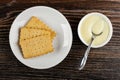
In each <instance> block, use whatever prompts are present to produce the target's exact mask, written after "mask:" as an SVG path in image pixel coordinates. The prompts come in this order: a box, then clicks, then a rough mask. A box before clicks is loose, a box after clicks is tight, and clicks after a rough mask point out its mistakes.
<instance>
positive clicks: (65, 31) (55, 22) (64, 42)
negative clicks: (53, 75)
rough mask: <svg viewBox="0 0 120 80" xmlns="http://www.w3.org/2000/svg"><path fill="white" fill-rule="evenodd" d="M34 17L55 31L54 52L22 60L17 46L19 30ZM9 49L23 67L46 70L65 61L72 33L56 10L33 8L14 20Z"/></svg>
mask: <svg viewBox="0 0 120 80" xmlns="http://www.w3.org/2000/svg"><path fill="white" fill-rule="evenodd" d="M31 16H36V17H38V18H40V19H41V20H42V21H44V22H45V23H46V24H47V25H49V26H50V27H51V28H52V29H53V30H55V32H56V34H57V36H56V37H55V39H54V42H53V46H54V49H55V50H54V52H52V53H49V54H46V55H43V56H38V57H34V58H30V59H24V58H23V56H22V52H21V49H20V47H19V45H18V39H19V30H20V27H22V26H24V25H25V23H26V22H27V21H28V20H29V19H30V18H31ZM9 42H10V46H11V49H12V51H13V53H14V55H15V56H16V58H17V59H18V60H19V61H20V62H21V63H23V64H24V65H26V66H28V67H31V68H35V69H47V68H50V67H53V66H56V65H57V64H59V63H60V62H61V61H63V60H64V59H65V57H66V56H67V55H68V53H69V51H70V48H71V45H72V31H71V27H70V24H69V23H68V21H67V19H66V18H65V17H64V16H63V15H62V14H61V13H60V12H59V11H57V10H55V9H53V8H50V7H46V6H35V7H31V8H29V9H26V10H25V11H23V12H22V13H20V14H19V15H18V16H17V18H16V19H15V20H14V22H13V24H12V26H11V29H10V34H9Z"/></svg>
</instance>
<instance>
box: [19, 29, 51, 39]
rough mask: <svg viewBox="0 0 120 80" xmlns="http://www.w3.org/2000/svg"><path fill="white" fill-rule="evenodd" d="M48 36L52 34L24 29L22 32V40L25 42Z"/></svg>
mask: <svg viewBox="0 0 120 80" xmlns="http://www.w3.org/2000/svg"><path fill="white" fill-rule="evenodd" d="M48 34H50V32H49V31H46V30H40V29H31V28H26V27H22V28H21V30H20V40H25V39H29V38H34V37H37V36H41V35H48Z"/></svg>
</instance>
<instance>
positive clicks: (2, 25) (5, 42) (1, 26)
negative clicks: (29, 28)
mask: <svg viewBox="0 0 120 80" xmlns="http://www.w3.org/2000/svg"><path fill="white" fill-rule="evenodd" d="M32 6H50V7H53V8H55V9H57V10H59V11H60V12H61V13H63V15H65V17H66V18H67V19H68V21H69V22H70V24H71V28H72V32H73V45H72V48H71V50H70V53H69V55H68V56H67V58H66V59H65V60H64V61H63V62H62V63H60V64H59V65H57V66H55V67H53V68H50V69H47V70H36V69H31V68H28V67H26V66H24V65H23V64H22V63H20V62H19V61H18V60H17V59H16V58H15V56H14V55H13V53H12V51H11V49H10V46H9V30H10V27H11V24H12V22H13V20H14V19H15V18H16V16H17V15H18V14H19V13H20V12H22V11H23V10H25V9H27V8H29V7H32ZM90 12H101V13H103V14H105V15H106V16H108V17H109V18H110V20H111V22H112V24H113V29H114V32H113V36H112V39H111V40H110V42H109V43H108V44H107V45H105V46H104V47H102V48H99V49H92V50H91V52H90V55H89V58H88V61H87V64H86V66H85V68H84V70H82V71H79V70H78V65H79V62H80V61H81V59H82V56H83V54H84V52H85V50H86V46H85V45H84V44H83V43H82V42H81V41H80V40H79V38H78V35H77V25H78V23H79V20H80V19H81V18H82V17H83V16H84V15H86V14H87V13H90ZM40 79H41V80H47V79H51V80H54V79H55V80H69V79H70V80H120V0H96V1H95V0H81V1H80V0H0V80H40Z"/></svg>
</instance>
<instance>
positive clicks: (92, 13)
mask: <svg viewBox="0 0 120 80" xmlns="http://www.w3.org/2000/svg"><path fill="white" fill-rule="evenodd" d="M91 15H99V16H101V17H102V18H104V19H105V21H106V22H107V23H108V25H109V29H110V31H109V35H108V38H107V40H106V41H105V42H103V43H102V44H100V45H97V46H93V45H92V46H91V47H92V48H100V47H103V46H104V45H106V44H107V43H108V42H109V41H110V39H111V38H112V34H113V27H112V23H111V21H110V19H109V18H108V17H107V16H106V15H104V14H102V13H99V12H91V13H88V14H86V15H85V16H83V17H82V19H81V20H80V21H79V24H78V28H77V33H78V37H79V39H80V40H81V41H82V43H84V44H85V45H86V46H88V45H89V44H87V43H86V42H85V41H84V40H83V38H82V36H81V33H80V29H81V24H82V22H83V21H84V20H85V19H86V18H87V17H89V16H91Z"/></svg>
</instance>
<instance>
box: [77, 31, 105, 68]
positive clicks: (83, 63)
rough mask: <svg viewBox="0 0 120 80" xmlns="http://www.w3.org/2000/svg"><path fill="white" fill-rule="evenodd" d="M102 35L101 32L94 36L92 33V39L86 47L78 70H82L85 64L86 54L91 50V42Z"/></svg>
mask: <svg viewBox="0 0 120 80" xmlns="http://www.w3.org/2000/svg"><path fill="white" fill-rule="evenodd" d="M102 33H103V31H101V32H100V33H99V34H95V33H94V32H93V31H92V39H91V42H90V44H89V45H88V48H87V50H86V52H85V54H84V57H83V59H82V62H81V64H80V67H79V70H82V69H83V67H84V66H85V64H86V61H87V57H88V54H89V52H90V49H91V45H92V42H93V41H94V39H95V38H96V37H97V36H100V35H101V34H102Z"/></svg>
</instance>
